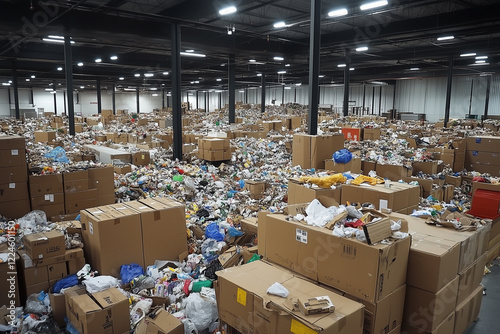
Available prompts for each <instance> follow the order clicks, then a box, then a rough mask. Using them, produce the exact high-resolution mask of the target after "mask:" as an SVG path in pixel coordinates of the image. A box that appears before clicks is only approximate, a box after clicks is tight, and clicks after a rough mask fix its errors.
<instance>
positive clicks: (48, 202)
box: [31, 193, 66, 217]
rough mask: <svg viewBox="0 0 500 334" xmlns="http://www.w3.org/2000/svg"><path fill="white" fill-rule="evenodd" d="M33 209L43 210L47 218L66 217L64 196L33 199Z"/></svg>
mask: <svg viewBox="0 0 500 334" xmlns="http://www.w3.org/2000/svg"><path fill="white" fill-rule="evenodd" d="M31 209H32V210H42V211H44V212H45V214H46V215H47V217H52V216H57V215H64V214H65V213H66V210H65V207H64V194H63V193H57V194H45V195H40V196H32V197H31Z"/></svg>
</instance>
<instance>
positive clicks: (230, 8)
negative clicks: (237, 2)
mask: <svg viewBox="0 0 500 334" xmlns="http://www.w3.org/2000/svg"><path fill="white" fill-rule="evenodd" d="M236 11H238V9H237V8H236V7H235V6H228V7H224V8H222V9H221V10H219V14H220V15H229V14H233V13H236Z"/></svg>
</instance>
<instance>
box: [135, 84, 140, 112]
mask: <svg viewBox="0 0 500 334" xmlns="http://www.w3.org/2000/svg"><path fill="white" fill-rule="evenodd" d="M135 104H136V109H137V111H136V112H137V113H138V114H139V113H140V112H141V104H140V102H139V87H137V88H136V89H135Z"/></svg>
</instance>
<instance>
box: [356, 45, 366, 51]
mask: <svg viewBox="0 0 500 334" xmlns="http://www.w3.org/2000/svg"><path fill="white" fill-rule="evenodd" d="M356 51H357V52H363V51H368V47H367V46H360V47H359V48H356Z"/></svg>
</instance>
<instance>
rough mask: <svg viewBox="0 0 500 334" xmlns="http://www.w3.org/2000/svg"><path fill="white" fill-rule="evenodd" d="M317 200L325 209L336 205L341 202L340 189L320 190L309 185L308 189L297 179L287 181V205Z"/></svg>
mask: <svg viewBox="0 0 500 334" xmlns="http://www.w3.org/2000/svg"><path fill="white" fill-rule="evenodd" d="M313 199H317V200H318V201H320V202H321V204H323V205H324V206H326V207H330V206H332V205H338V204H339V203H340V200H341V187H337V188H336V189H331V188H328V189H327V188H320V187H318V186H317V185H314V184H313V185H311V187H310V188H308V187H306V186H305V185H304V184H302V183H301V182H300V181H299V180H298V179H290V180H288V204H289V205H290V204H302V203H310V202H311V201H312V200H313Z"/></svg>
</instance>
